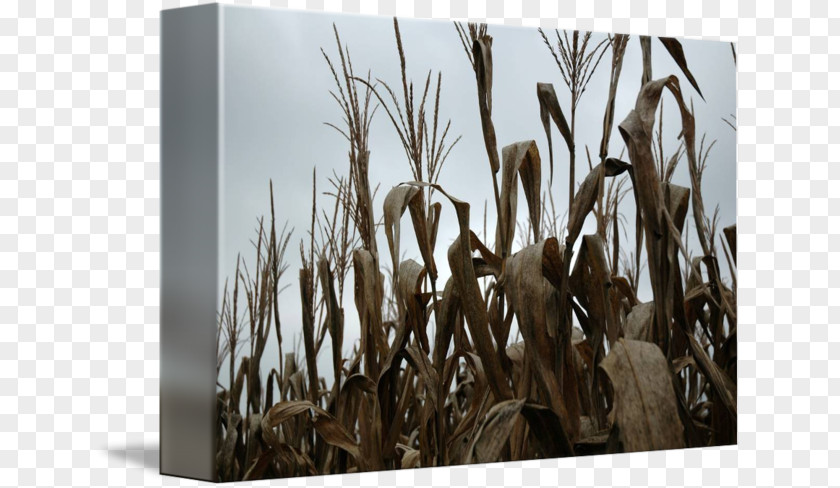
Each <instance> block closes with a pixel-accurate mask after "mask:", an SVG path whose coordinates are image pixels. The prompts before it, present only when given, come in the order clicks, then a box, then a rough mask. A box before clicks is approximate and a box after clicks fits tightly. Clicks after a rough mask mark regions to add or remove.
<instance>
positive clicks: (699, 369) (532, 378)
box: [161, 5, 737, 481]
mask: <svg viewBox="0 0 840 488" xmlns="http://www.w3.org/2000/svg"><path fill="white" fill-rule="evenodd" d="M161 25H162V54H161V100H162V105H161V128H162V129H161V131H162V132H161V151H162V163H161V165H162V176H161V179H162V183H161V186H162V189H161V205H162V249H161V252H162V268H161V269H162V282H161V314H162V316H161V471H162V472H163V473H164V474H171V475H178V476H186V477H194V478H200V479H206V480H212V481H234V480H253V479H263V478H275V477H293V476H311V475H318V474H335V473H352V472H362V471H381V470H395V469H411V468H418V467H433V466H438V467H439V466H453V465H459V464H471V463H491V462H503V461H517V460H527V459H545V458H556V457H566V456H582V455H594V454H610V453H621V452H630V451H648V450H658V449H679V448H687V447H704V446H717V445H725V444H733V443H735V442H736V434H737V425H736V423H737V415H736V412H737V405H736V400H737V371H736V365H737V270H736V256H737V252H736V229H735V218H736V208H735V181H736V177H735V168H736V165H735V162H736V155H735V136H736V123H735V118H734V112H735V62H736V55H735V49H734V46H732V45H730V44H725V43H719V42H713V41H689V40H677V39H673V38H664V37H647V36H637V35H632V36H631V35H624V34H606V33H591V32H577V31H562V30H554V29H532V28H516V27H503V26H495V25H490V26H488V25H484V24H474V23H466V22H441V21H435V22H431V21H419V20H410V19H408V20H403V19H390V18H384V17H363V16H350V15H332V14H323V13H310V12H297V11H288V10H279V9H263V8H251V7H238V6H220V5H203V6H198V7H190V8H184V9H174V10H167V11H164V12H163V13H162V23H161Z"/></svg>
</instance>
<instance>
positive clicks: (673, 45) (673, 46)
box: [659, 37, 706, 101]
mask: <svg viewBox="0 0 840 488" xmlns="http://www.w3.org/2000/svg"><path fill="white" fill-rule="evenodd" d="M659 40H660V41H661V42H662V45H663V46H665V49H667V50H668V54H670V55H671V57H672V58H673V59H674V62H676V63H677V66H679V67H680V69H681V70H682V72H683V74H684V75H685V77H686V78H687V79H688V82H689V83H691V86H693V87H694V89H695V90H697V94H699V95H700V98H702V99H703V100H704V101H705V100H706V99H705V98H704V97H703V92H701V91H700V87H699V86H697V80H695V79H694V75H693V74H691V70H689V69H688V62H687V61H686V60H685V53H684V52H683V47H682V44H680V41H678V40H677V39H674V38H673V37H660V38H659Z"/></svg>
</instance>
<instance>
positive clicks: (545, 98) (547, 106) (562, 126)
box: [537, 83, 575, 184]
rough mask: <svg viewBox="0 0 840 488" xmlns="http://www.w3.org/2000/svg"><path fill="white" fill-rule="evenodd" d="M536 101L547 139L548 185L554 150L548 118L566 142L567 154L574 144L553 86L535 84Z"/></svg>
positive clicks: (550, 178)
mask: <svg viewBox="0 0 840 488" xmlns="http://www.w3.org/2000/svg"><path fill="white" fill-rule="evenodd" d="M537 99H539V102H540V120H542V124H543V128H544V129H545V136H546V138H547V139H548V161H549V179H548V181H549V184H550V183H551V182H553V181H554V148H553V147H552V143H551V125H550V124H549V116H551V120H553V121H554V125H555V126H556V127H557V130H559V131H560V135H562V136H563V140H564V141H566V147H567V148H568V149H569V152H573V151H574V150H575V142H574V140H573V139H572V132H571V130H569V123H568V122H566V116H565V115H563V110H562V109H561V108H560V102H558V101H557V93H556V92H555V91H554V85H552V84H551V83H537Z"/></svg>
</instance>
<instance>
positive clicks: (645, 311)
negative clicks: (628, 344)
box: [624, 302, 655, 342]
mask: <svg viewBox="0 0 840 488" xmlns="http://www.w3.org/2000/svg"><path fill="white" fill-rule="evenodd" d="M654 312H655V306H654V303H653V302H645V303H640V304H638V305H636V306H634V307H633V310H631V311H630V314H628V315H627V320H626V321H625V323H624V338H625V339H627V340H633V341H647V342H650V340H651V329H652V328H653V318H654V315H655V314H654Z"/></svg>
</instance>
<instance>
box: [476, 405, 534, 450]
mask: <svg viewBox="0 0 840 488" xmlns="http://www.w3.org/2000/svg"><path fill="white" fill-rule="evenodd" d="M524 405H525V400H524V399H523V400H506V401H503V402H499V403H497V404H496V405H493V408H491V409H490V411H488V412H487V416H486V418H485V420H484V423H483V424H482V425H481V428H480V429H479V431H478V433H477V434H476V436H475V438H474V439H473V442H472V446H471V447H470V450H469V452H470V455H469V458H468V459H467V460H466V462H468V463H470V462H474V463H489V462H493V461H495V460H497V459H498V458H499V453H500V452H501V450H502V448H503V447H504V446H505V444H507V442H508V438H509V437H510V433H511V431H512V430H513V426H514V425H515V423H516V420H517V417H518V416H519V412H520V411H522V407H523V406H524Z"/></svg>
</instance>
